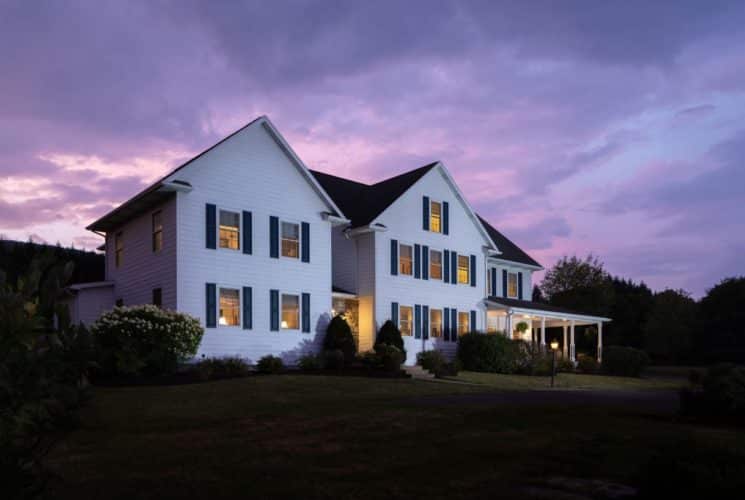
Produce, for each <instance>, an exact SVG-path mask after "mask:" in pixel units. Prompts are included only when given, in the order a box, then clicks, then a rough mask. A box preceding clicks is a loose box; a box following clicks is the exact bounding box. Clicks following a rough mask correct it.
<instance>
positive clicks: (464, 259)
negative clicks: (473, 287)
mask: <svg viewBox="0 0 745 500" xmlns="http://www.w3.org/2000/svg"><path fill="white" fill-rule="evenodd" d="M468 266H469V260H468V255H458V283H461V284H465V285H467V284H469V283H470V282H471V280H470V275H469V274H468V272H469V269H468Z"/></svg>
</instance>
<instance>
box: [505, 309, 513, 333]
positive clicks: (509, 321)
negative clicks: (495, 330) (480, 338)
mask: <svg viewBox="0 0 745 500" xmlns="http://www.w3.org/2000/svg"><path fill="white" fill-rule="evenodd" d="M504 333H505V335H507V338H508V339H511V338H512V312H508V313H507V318H506V321H505V332H504Z"/></svg>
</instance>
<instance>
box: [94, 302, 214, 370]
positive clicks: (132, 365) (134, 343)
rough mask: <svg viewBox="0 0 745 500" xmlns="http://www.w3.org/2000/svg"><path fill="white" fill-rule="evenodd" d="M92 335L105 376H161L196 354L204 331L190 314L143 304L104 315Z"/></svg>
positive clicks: (95, 324)
mask: <svg viewBox="0 0 745 500" xmlns="http://www.w3.org/2000/svg"><path fill="white" fill-rule="evenodd" d="M91 332H92V333H93V337H94V339H95V340H96V345H97V347H98V352H99V364H100V366H101V370H102V371H103V373H104V374H105V375H115V374H123V375H159V374H163V373H170V372H173V371H174V370H175V369H176V367H177V366H178V364H179V363H180V362H183V361H186V360H187V359H189V358H191V357H193V356H194V355H195V354H196V352H197V348H198V347H199V343H200V342H201V340H202V335H203V334H204V329H203V328H202V327H201V325H200V324H199V320H198V319H196V318H194V317H192V316H189V315H188V314H183V313H179V312H176V311H168V310H165V309H161V308H159V307H157V306H153V305H141V306H132V307H115V308H114V309H113V310H111V311H109V312H106V313H104V314H102V315H101V317H100V318H98V320H97V321H96V322H95V323H94V324H93V325H92V326H91Z"/></svg>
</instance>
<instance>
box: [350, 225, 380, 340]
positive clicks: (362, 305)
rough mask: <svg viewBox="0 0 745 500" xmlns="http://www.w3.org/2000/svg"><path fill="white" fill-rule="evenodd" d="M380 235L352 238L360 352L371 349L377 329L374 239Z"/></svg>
mask: <svg viewBox="0 0 745 500" xmlns="http://www.w3.org/2000/svg"><path fill="white" fill-rule="evenodd" d="M380 237H381V236H380V234H378V235H377V236H376V233H365V234H361V235H359V236H357V237H356V238H355V239H354V241H355V244H356V247H357V294H358V296H359V319H358V321H359V328H360V333H359V346H358V348H359V350H360V352H364V351H368V350H370V349H372V347H373V345H374V344H375V334H376V333H377V331H378V328H377V325H376V321H375V240H376V239H379V238H380ZM383 269H385V268H383Z"/></svg>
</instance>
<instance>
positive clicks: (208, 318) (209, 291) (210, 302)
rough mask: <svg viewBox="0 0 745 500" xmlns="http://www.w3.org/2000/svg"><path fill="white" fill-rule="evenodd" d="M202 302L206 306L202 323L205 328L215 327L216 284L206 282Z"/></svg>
mask: <svg viewBox="0 0 745 500" xmlns="http://www.w3.org/2000/svg"><path fill="white" fill-rule="evenodd" d="M204 303H205V307H206V310H205V315H204V317H205V320H204V324H205V326H206V327H207V328H215V327H216V326H217V314H216V313H217V285H215V284H214V283H207V286H206V287H205V301H204Z"/></svg>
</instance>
